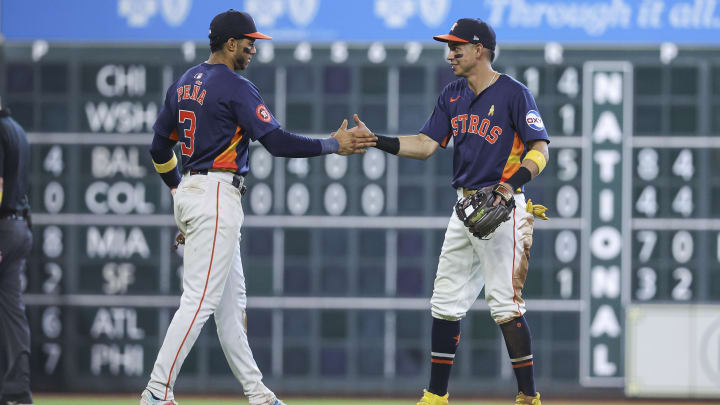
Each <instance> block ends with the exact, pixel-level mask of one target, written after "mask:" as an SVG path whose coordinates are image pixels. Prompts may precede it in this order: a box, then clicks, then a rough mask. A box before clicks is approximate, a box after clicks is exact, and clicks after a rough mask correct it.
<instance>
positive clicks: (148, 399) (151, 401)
mask: <svg viewBox="0 0 720 405" xmlns="http://www.w3.org/2000/svg"><path fill="white" fill-rule="evenodd" d="M140 405H178V403H177V402H175V401H174V400H172V399H166V400H162V399H156V398H155V397H154V396H153V395H152V393H150V391H148V390H145V391H143V393H142V395H141V396H140Z"/></svg>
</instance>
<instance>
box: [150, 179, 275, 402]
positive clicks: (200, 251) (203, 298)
mask: <svg viewBox="0 0 720 405" xmlns="http://www.w3.org/2000/svg"><path fill="white" fill-rule="evenodd" d="M232 180H233V174H232V173H229V172H209V173H208V174H206V175H201V174H196V175H192V176H190V175H185V176H184V177H183V179H182V182H181V183H180V186H179V187H178V189H177V192H176V193H175V197H174V204H175V222H176V223H177V226H178V228H179V229H180V231H181V232H183V233H184V234H185V250H184V257H183V269H184V270H183V294H182V297H181V299H180V308H178V310H177V311H176V312H175V315H174V316H173V319H172V322H170V326H169V327H168V330H167V334H166V335H165V340H164V342H163V344H162V347H161V348H160V351H159V353H158V357H157V360H156V362H155V367H154V368H153V371H152V374H151V376H150V382H149V383H148V386H147V388H148V390H150V391H151V392H152V393H153V395H155V396H156V397H158V398H161V399H166V400H170V399H173V397H174V394H173V387H174V386H175V379H176V378H177V376H178V373H179V371H180V368H181V367H182V364H183V361H184V360H185V358H186V357H187V355H188V353H189V352H190V349H191V348H192V346H193V344H194V343H195V340H196V339H197V337H198V335H199V334H200V330H201V329H202V326H203V325H204V324H205V322H206V321H207V320H208V318H209V317H210V315H214V316H215V323H216V324H217V332H218V337H219V338H220V344H221V345H222V349H223V351H224V353H225V357H226V359H227V361H228V363H229V364H230V368H231V369H232V372H233V374H234V375H235V377H236V378H237V379H238V381H240V384H242V387H243V390H244V392H245V394H246V395H247V396H248V398H249V399H250V403H251V404H256V403H258V404H259V403H265V402H267V401H268V400H269V399H270V398H274V395H273V393H272V392H271V391H270V390H269V389H268V388H267V387H265V385H264V384H263V383H262V373H261V372H260V370H259V369H258V367H257V364H256V363H255V360H254V359H253V355H252V351H251V350H250V346H249V344H248V338H247V331H246V324H245V307H246V302H247V298H246V295H245V276H244V274H243V268H242V261H241V258H240V226H241V225H242V221H243V216H244V214H243V209H242V203H241V194H240V190H239V189H238V188H237V187H235V186H233V185H232Z"/></svg>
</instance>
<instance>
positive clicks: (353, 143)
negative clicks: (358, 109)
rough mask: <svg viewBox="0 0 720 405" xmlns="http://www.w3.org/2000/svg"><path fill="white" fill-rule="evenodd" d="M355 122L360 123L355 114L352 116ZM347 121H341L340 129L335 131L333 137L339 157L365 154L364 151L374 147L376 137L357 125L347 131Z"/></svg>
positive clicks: (365, 128) (363, 125) (364, 127)
mask: <svg viewBox="0 0 720 405" xmlns="http://www.w3.org/2000/svg"><path fill="white" fill-rule="evenodd" d="M353 118H354V119H355V122H360V123H362V121H360V120H359V118H357V114H356V115H354V116H353ZM347 124H348V122H347V120H343V122H342V124H341V125H340V128H338V130H337V131H335V134H334V137H335V139H337V141H338V144H339V148H338V151H337V153H338V154H339V155H352V154H353V153H365V150H366V149H367V148H369V147H371V146H375V143H376V142H377V137H376V136H375V134H373V133H372V132H370V130H369V129H368V128H367V127H366V126H365V124H362V125H358V126H357V127H355V128H352V129H350V130H348V129H347Z"/></svg>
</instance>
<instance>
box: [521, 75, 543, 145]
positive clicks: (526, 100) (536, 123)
mask: <svg viewBox="0 0 720 405" xmlns="http://www.w3.org/2000/svg"><path fill="white" fill-rule="evenodd" d="M512 120H513V122H512V124H513V127H515V130H516V131H517V133H518V136H520V139H522V141H523V142H524V143H527V142H530V141H537V140H545V141H547V142H550V137H548V134H547V131H546V130H545V124H543V120H542V117H541V116H540V110H538V108H537V105H536V104H535V99H534V98H533V96H532V93H530V90H528V89H527V88H523V89H522V90H521V91H518V92H517V93H516V95H515V97H514V99H513V101H512Z"/></svg>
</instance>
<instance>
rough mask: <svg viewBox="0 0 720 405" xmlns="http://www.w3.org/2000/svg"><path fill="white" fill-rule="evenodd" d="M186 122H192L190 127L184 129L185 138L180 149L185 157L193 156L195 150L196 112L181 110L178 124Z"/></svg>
mask: <svg viewBox="0 0 720 405" xmlns="http://www.w3.org/2000/svg"><path fill="white" fill-rule="evenodd" d="M185 121H190V127H189V128H186V129H183V133H184V135H185V137H184V138H183V140H182V142H181V143H180V149H181V151H182V154H183V156H192V154H193V150H194V149H195V112H194V111H189V110H180V116H179V118H178V122H179V123H180V124H184V123H185Z"/></svg>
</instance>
